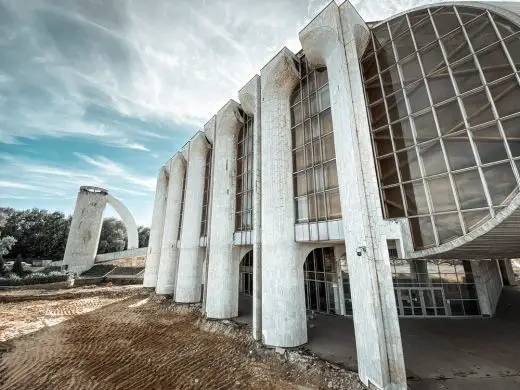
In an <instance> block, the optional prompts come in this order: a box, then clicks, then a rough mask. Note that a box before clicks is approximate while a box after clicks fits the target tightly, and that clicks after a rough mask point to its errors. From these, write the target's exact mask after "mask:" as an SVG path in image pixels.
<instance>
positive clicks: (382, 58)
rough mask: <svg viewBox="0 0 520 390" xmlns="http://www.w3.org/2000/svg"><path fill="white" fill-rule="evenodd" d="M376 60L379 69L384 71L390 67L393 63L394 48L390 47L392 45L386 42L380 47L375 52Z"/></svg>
mask: <svg viewBox="0 0 520 390" xmlns="http://www.w3.org/2000/svg"><path fill="white" fill-rule="evenodd" d="M376 55H377V60H378V61H379V69H381V71H384V70H385V69H387V68H389V67H391V66H392V65H394V64H395V62H396V61H395V56H394V49H393V48H392V45H391V44H390V43H388V44H387V45H385V47H383V48H382V49H380V50H379V51H378V52H377V54H376Z"/></svg>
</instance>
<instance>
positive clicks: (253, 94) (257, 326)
mask: <svg viewBox="0 0 520 390" xmlns="http://www.w3.org/2000/svg"><path fill="white" fill-rule="evenodd" d="M238 98H239V100H240V103H241V105H242V109H243V110H244V111H245V112H246V114H248V115H250V116H252V117H253V339H255V340H257V341H260V340H262V213H261V209H262V204H261V202H262V192H261V190H262V186H261V182H260V181H261V178H262V177H261V171H262V145H261V132H260V129H261V128H260V124H261V116H260V104H261V103H260V77H259V76H258V75H255V76H254V77H253V78H252V79H251V80H250V81H249V82H248V83H247V84H246V85H245V86H244V87H243V88H242V89H241V90H240V91H239V92H238Z"/></svg>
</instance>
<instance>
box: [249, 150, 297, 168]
mask: <svg viewBox="0 0 520 390" xmlns="http://www.w3.org/2000/svg"><path fill="white" fill-rule="evenodd" d="M239 161H240V160H239ZM304 168H305V156H304V152H303V148H299V149H296V150H295V151H294V152H293V169H294V172H297V171H300V170H302V169H304Z"/></svg>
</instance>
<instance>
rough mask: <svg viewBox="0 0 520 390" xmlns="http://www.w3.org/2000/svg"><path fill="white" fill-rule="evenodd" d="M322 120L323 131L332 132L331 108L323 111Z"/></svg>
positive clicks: (323, 132)
mask: <svg viewBox="0 0 520 390" xmlns="http://www.w3.org/2000/svg"><path fill="white" fill-rule="evenodd" d="M320 122H321V133H322V134H327V133H331V132H332V115H331V112H330V108H328V109H327V110H325V111H323V112H322V113H321V114H320Z"/></svg>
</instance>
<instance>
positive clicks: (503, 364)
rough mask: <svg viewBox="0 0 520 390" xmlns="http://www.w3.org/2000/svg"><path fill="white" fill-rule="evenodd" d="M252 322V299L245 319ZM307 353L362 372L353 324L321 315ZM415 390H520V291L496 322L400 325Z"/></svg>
mask: <svg viewBox="0 0 520 390" xmlns="http://www.w3.org/2000/svg"><path fill="white" fill-rule="evenodd" d="M237 320H238V321H241V322H250V321H251V316H250V298H248V297H243V296H241V298H240V305H239V317H238V319H237ZM307 322H308V326H309V329H308V332H309V333H308V335H309V343H308V344H306V345H305V347H306V348H308V349H309V350H311V351H312V352H314V353H315V354H317V355H318V356H320V357H322V358H324V359H326V360H329V361H332V362H335V363H339V364H342V365H344V366H346V367H348V368H349V369H352V370H356V369H357V362H356V348H355V338H354V327H353V323H352V319H351V318H347V317H339V316H328V315H317V316H316V318H315V319H313V320H308V321H307ZM399 323H400V326H401V334H402V340H403V350H404V357H405V363H406V370H407V376H408V386H409V387H410V389H412V390H434V389H449V390H467V389H468V390H469V389H472V390H479V389H486V390H487V389H494V390H495V389H497V390H510V389H511V390H512V389H520V337H519V333H520V287H518V286H517V287H504V290H503V291H502V295H501V297H500V301H499V304H498V308H497V313H496V317H495V318H493V319H482V318H475V319H454V318H452V319H403V318H400V320H399Z"/></svg>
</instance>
